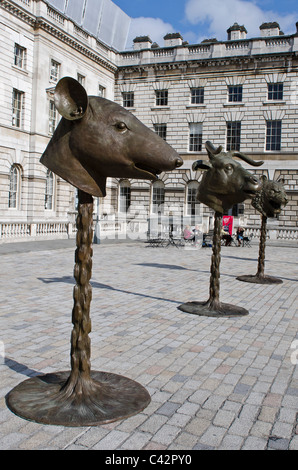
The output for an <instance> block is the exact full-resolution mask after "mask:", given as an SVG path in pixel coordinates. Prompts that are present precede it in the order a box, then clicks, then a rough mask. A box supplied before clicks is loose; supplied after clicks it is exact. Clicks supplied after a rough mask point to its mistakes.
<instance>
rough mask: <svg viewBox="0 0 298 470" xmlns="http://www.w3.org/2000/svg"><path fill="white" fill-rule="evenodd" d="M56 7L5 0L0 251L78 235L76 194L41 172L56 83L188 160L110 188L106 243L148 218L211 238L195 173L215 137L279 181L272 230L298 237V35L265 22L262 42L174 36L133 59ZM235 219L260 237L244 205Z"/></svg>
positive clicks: (240, 29)
mask: <svg viewBox="0 0 298 470" xmlns="http://www.w3.org/2000/svg"><path fill="white" fill-rule="evenodd" d="M105 1H107V2H108V1H109V0H105ZM58 3H59V2H57V0H52V2H51V1H44V0H14V1H11V0H0V18H1V22H0V35H1V39H2V43H3V44H4V43H5V44H6V45H7V47H6V48H5V49H2V52H1V57H0V65H1V68H2V77H3V78H2V86H1V90H0V95H1V101H2V114H1V117H0V132H1V142H0V155H1V158H0V194H1V199H0V226H1V234H0V242H1V241H6V240H17V239H19V238H20V237H28V236H29V237H31V239H32V237H41V236H42V237H44V236H53V237H58V236H59V237H64V236H65V237H66V236H72V235H73V233H74V225H73V224H74V214H75V202H76V190H75V189H74V188H73V187H71V186H70V185H69V184H67V183H66V182H65V181H63V180H62V179H61V178H59V177H56V175H53V174H51V173H50V172H48V171H47V169H46V168H44V167H43V166H42V165H41V164H40V163H39V158H40V156H41V154H42V152H43V151H44V149H45V147H46V145H47V142H48V141H49V139H50V138H51V135H52V133H53V130H54V128H55V126H56V125H57V122H58V119H59V116H58V115H57V112H56V110H55V108H54V106H53V91H54V88H55V85H56V83H57V81H58V80H59V78H61V77H63V76H72V77H74V78H76V79H78V80H79V81H80V82H81V83H83V84H84V86H85V88H86V90H87V93H88V94H89V95H103V96H105V97H106V98H108V99H111V100H114V101H116V102H118V103H119V104H121V105H122V106H124V107H125V108H126V109H128V110H130V111H131V112H132V113H133V114H135V115H136V117H138V118H139V119H140V120H141V121H142V122H144V124H146V125H147V126H148V127H149V128H151V129H153V130H154V131H155V132H157V133H158V134H159V135H160V136H161V137H163V138H165V139H166V140H167V142H168V143H169V144H170V145H171V146H172V147H173V148H174V149H175V150H176V151H177V152H179V154H180V155H181V156H182V158H183V160H184V165H183V166H182V167H181V168H179V169H177V170H174V171H173V172H171V173H164V174H161V175H160V178H159V180H158V181H157V182H154V183H150V182H148V181H140V180H124V181H121V180H117V179H109V181H108V194H107V196H106V198H104V199H103V200H100V201H98V204H95V209H96V210H98V211H99V214H100V219H101V236H105V235H106V234H109V235H110V236H112V233H113V231H114V230H115V229H116V230H117V231H118V232H119V233H123V231H125V230H126V229H127V227H128V228H129V230H130V232H132V233H133V234H134V235H135V237H137V236H138V235H140V234H145V233H146V231H147V229H148V219H149V218H151V219H155V218H157V217H165V219H166V218H168V217H169V215H171V216H172V215H173V217H174V219H175V222H176V225H179V224H180V225H183V224H185V223H187V222H190V223H191V224H195V223H199V224H200V225H201V228H202V229H203V230H204V231H206V230H208V228H209V226H210V223H212V215H213V214H212V211H210V210H209V208H208V207H206V206H204V205H203V204H199V203H198V202H197V201H196V200H195V194H196V188H197V186H198V184H199V183H198V182H199V181H200V178H201V172H200V171H198V172H193V170H192V163H193V161H195V160H198V159H206V158H207V154H206V151H205V147H204V142H205V141H207V140H210V141H212V142H213V143H214V145H216V146H218V145H222V146H223V148H224V149H225V150H230V149H237V150H240V151H241V152H243V153H246V154H247V155H249V156H250V157H252V158H254V159H255V160H263V161H264V164H263V166H262V167H260V168H258V169H257V170H256V169H255V168H253V167H250V168H249V166H248V165H246V164H244V163H242V164H243V166H245V167H247V168H249V169H250V171H251V172H252V173H256V174H266V175H267V176H268V177H269V178H270V179H277V178H279V177H283V178H284V180H285V189H286V191H287V193H288V196H289V203H288V205H287V207H286V208H285V210H284V211H283V212H282V214H281V215H280V216H279V218H278V220H275V219H274V220H272V221H270V222H269V228H270V232H269V233H270V234H271V237H277V238H293V239H297V234H298V226H297V220H298V205H297V200H298V158H297V156H298V148H297V144H298V136H297V130H296V129H297V123H298V117H297V112H296V109H297V103H298V59H297V52H298V34H297V33H294V34H292V35H287V36H286V35H284V34H282V33H281V31H280V29H279V25H278V24H277V23H265V24H263V25H261V26H260V35H259V37H257V38H252V39H248V38H247V31H246V29H245V26H244V25H238V24H237V23H235V24H234V25H232V26H230V27H229V29H228V30H227V40H226V41H217V40H216V39H215V38H212V39H210V40H205V41H203V42H202V43H200V44H195V45H190V44H188V43H186V42H185V41H183V38H182V36H181V35H180V34H179V33H169V34H167V35H166V36H165V38H164V44H163V45H162V46H159V45H157V44H156V43H152V41H151V39H150V37H148V36H143V37H138V38H135V40H134V48H133V50H131V51H121V50H116V49H115V48H114V47H113V46H111V45H108V44H106V43H104V42H103V41H102V40H100V39H99V38H98V37H95V36H94V35H93V34H90V32H88V31H86V29H84V27H82V25H84V22H83V21H81V22H78V21H74V19H71V18H70V17H69V16H67V15H66V14H65V12H64V10H63V8H62V7H60V9H59V8H58V7H57V5H58ZM111 3H112V2H111ZM59 4H61V5H62V4H64V0H61V1H60V3H59ZM53 5H54V6H53ZM232 213H233V215H234V220H235V225H236V224H239V223H241V224H244V225H246V226H247V227H248V228H249V230H250V231H251V232H253V233H255V234H257V233H258V229H259V226H260V216H259V214H258V213H256V211H255V210H254V209H253V208H252V207H251V205H250V203H249V201H246V202H245V203H244V204H242V205H238V206H237V207H234V208H233V209H232ZM95 216H96V214H95Z"/></svg>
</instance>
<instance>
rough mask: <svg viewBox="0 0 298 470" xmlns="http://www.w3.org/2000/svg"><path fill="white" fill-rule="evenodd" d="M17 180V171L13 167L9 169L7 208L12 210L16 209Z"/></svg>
mask: <svg viewBox="0 0 298 470" xmlns="http://www.w3.org/2000/svg"><path fill="white" fill-rule="evenodd" d="M18 179H19V173H18V169H17V167H16V166H14V165H13V166H12V167H11V169H10V175H9V195H8V207H10V208H12V209H16V207H17V194H18Z"/></svg>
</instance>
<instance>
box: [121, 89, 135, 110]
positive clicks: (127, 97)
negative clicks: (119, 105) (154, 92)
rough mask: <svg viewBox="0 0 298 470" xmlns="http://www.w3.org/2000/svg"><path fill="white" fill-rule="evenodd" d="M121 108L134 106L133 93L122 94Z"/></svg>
mask: <svg viewBox="0 0 298 470" xmlns="http://www.w3.org/2000/svg"><path fill="white" fill-rule="evenodd" d="M122 99H123V106H124V108H133V106H134V93H133V92H125V93H122Z"/></svg>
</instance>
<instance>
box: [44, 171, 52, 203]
mask: <svg viewBox="0 0 298 470" xmlns="http://www.w3.org/2000/svg"><path fill="white" fill-rule="evenodd" d="M53 197H54V175H53V173H52V172H51V171H50V170H48V171H47V176H46V190H45V198H44V208H45V209H47V210H52V209H53Z"/></svg>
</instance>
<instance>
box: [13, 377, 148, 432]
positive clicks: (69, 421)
mask: <svg viewBox="0 0 298 470" xmlns="http://www.w3.org/2000/svg"><path fill="white" fill-rule="evenodd" d="M69 375H70V373H69V372H57V373H54V374H45V375H40V376H36V377H32V378H30V379H28V380H25V381H24V382H22V383H20V384H19V385H17V386H16V387H15V388H14V389H12V390H11V391H10V392H9V394H8V395H7V396H6V404H7V406H8V408H9V409H10V410H11V411H12V412H13V413H15V414H16V415H18V416H19V417H21V418H24V419H27V420H29V421H34V422H37V423H42V424H52V425H58V426H59V425H62V426H97V425H100V424H107V423H110V422H112V421H117V420H120V419H124V418H128V417H130V416H133V415H135V414H137V413H139V412H140V411H142V410H143V409H144V408H146V406H148V405H149V403H150V401H151V398H150V395H149V393H148V392H147V390H146V389H145V388H144V387H143V386H142V385H140V384H139V383H137V382H135V381H133V380H131V379H128V378H126V377H123V376H121V375H117V374H111V373H107V372H91V379H92V381H91V384H92V387H91V388H92V389H93V392H95V393H93V392H91V393H90V394H85V396H83V397H82V395H79V396H77V397H76V396H74V395H72V396H71V397H65V394H64V393H63V391H62V390H61V389H62V387H63V385H65V383H66V381H67V379H68V378H69ZM93 385H94V386H93Z"/></svg>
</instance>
